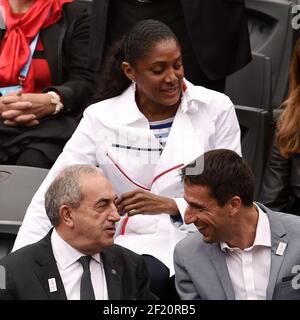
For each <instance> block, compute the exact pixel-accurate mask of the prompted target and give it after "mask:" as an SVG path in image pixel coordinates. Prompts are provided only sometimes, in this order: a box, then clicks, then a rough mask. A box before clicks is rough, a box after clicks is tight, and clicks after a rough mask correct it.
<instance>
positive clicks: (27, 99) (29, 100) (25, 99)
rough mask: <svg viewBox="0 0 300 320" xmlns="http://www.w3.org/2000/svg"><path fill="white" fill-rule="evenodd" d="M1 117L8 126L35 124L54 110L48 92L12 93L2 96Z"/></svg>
mask: <svg viewBox="0 0 300 320" xmlns="http://www.w3.org/2000/svg"><path fill="white" fill-rule="evenodd" d="M1 106H2V108H1V107H0V111H1V117H2V118H3V119H4V124H5V125H8V126H16V125H24V126H34V125H38V124H39V120H38V119H41V118H43V117H45V116H47V115H50V114H52V113H53V112H54V109H55V106H53V105H52V104H51V97H50V96H49V95H48V94H47V93H23V94H14V95H13V94H11V95H6V96H3V97H2V98H1Z"/></svg>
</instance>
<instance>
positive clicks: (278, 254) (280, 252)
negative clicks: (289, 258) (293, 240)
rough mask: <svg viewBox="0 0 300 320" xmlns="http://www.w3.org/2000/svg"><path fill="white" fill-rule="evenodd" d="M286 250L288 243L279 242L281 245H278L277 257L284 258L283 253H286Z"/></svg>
mask: <svg viewBox="0 0 300 320" xmlns="http://www.w3.org/2000/svg"><path fill="white" fill-rule="evenodd" d="M285 248H286V243H285V242H279V245H278V247H277V250H276V255H277V256H282V255H283V253H284V250H285Z"/></svg>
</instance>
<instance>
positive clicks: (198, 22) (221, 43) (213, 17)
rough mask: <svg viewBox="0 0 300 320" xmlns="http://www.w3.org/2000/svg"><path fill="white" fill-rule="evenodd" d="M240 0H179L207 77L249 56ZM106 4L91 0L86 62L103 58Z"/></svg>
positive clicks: (231, 69)
mask: <svg viewBox="0 0 300 320" xmlns="http://www.w3.org/2000/svg"><path fill="white" fill-rule="evenodd" d="M244 2H245V1H244V0H181V5H182V10H183V14H184V17H185V23H186V26H187V31H188V34H189V36H190V40H191V42H192V45H193V48H194V52H195V55H196V57H197V59H198V62H199V65H200V66H201V68H202V70H203V71H204V73H205V75H206V76H207V77H208V78H209V79H212V80H215V79H221V78H224V77H226V76H227V75H228V74H230V73H233V72H235V71H236V70H238V69H240V68H242V67H243V66H244V65H246V64H247V63H248V62H249V61H250V60H251V52H250V43H249V32H248V24H247V16H246V10H245V5H244ZM108 8H109V0H94V1H93V8H92V18H91V31H92V33H91V39H90V64H91V66H97V68H99V66H100V64H101V62H102V58H103V52H104V46H105V37H106V27H107V19H108V17H107V15H108ZM115 23H117V21H116V22H115Z"/></svg>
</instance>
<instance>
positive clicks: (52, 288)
mask: <svg viewBox="0 0 300 320" xmlns="http://www.w3.org/2000/svg"><path fill="white" fill-rule="evenodd" d="M48 284H49V290H50V292H55V291H57V286H56V281H55V278H51V279H48Z"/></svg>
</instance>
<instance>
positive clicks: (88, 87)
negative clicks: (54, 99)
mask: <svg viewBox="0 0 300 320" xmlns="http://www.w3.org/2000/svg"><path fill="white" fill-rule="evenodd" d="M89 28H90V18H89V15H88V12H87V9H86V6H84V5H83V4H81V3H77V2H74V3H70V4H65V5H64V6H63V13H62V18H61V19H60V20H59V21H58V22H57V23H56V24H54V25H51V26H49V27H48V28H46V29H43V30H42V31H41V33H40V37H41V40H42V42H43V45H44V52H45V56H46V59H47V61H48V63H49V67H50V71H51V79H52V86H51V87H49V88H44V89H43V91H44V92H46V91H51V90H53V91H57V92H59V94H60V95H61V96H62V97H63V103H64V109H63V111H62V112H60V113H59V114H58V115H56V116H49V117H46V118H44V119H42V120H41V122H40V124H39V125H38V126H35V127H30V128H24V127H7V126H5V125H4V124H3V123H2V122H1V121H0V136H1V137H3V139H1V143H0V149H1V147H3V148H5V149H3V153H1V150H0V162H6V161H7V157H8V156H7V150H8V151H9V152H8V153H18V149H20V148H21V147H22V145H23V144H27V143H28V142H31V141H34V145H31V147H32V148H33V149H38V150H40V151H42V152H43V153H44V154H45V155H46V156H47V157H48V158H49V159H50V162H54V161H55V160H56V158H57V156H58V155H59V153H60V152H61V150H62V147H63V146H64V144H65V143H66V141H67V140H68V139H69V138H70V137H71V135H72V134H73V132H74V130H75V129H76V127H77V125H78V122H79V117H80V115H81V113H82V112H83V109H84V108H83V107H84V106H86V104H87V100H88V99H89V98H90V97H91V95H92V93H93V89H94V83H93V82H94V74H93V72H92V71H91V70H90V69H88V61H87V57H88V49H89V48H88V43H89ZM4 34H5V30H0V45H1V39H2V38H3V37H4ZM12 85H13V84H12Z"/></svg>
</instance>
